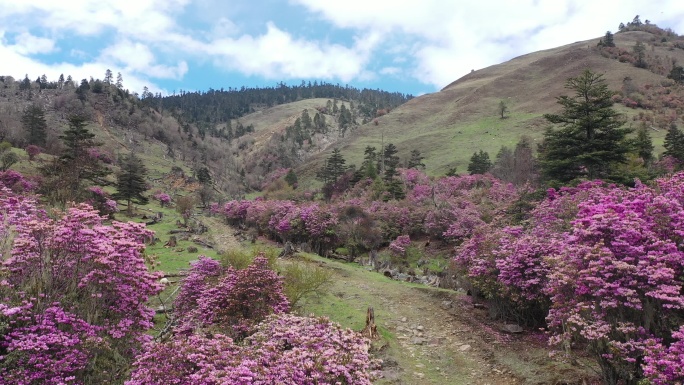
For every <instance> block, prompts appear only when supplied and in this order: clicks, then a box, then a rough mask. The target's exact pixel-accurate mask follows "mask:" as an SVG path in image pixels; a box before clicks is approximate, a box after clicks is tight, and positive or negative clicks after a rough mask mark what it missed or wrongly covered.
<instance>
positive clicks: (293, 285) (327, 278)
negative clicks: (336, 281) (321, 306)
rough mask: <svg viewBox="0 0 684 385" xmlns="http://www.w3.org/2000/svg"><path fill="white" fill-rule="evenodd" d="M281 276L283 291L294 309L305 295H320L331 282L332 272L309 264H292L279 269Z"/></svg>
mask: <svg viewBox="0 0 684 385" xmlns="http://www.w3.org/2000/svg"><path fill="white" fill-rule="evenodd" d="M280 273H281V275H282V276H283V291H284V293H285V296H286V297H287V299H288V300H289V301H290V306H291V307H295V306H296V305H297V303H298V302H299V301H300V300H301V299H302V298H303V297H304V296H306V295H309V294H317V295H320V294H322V293H323V292H324V291H325V290H326V289H325V287H326V286H328V285H329V284H330V283H331V282H332V272H331V271H330V270H327V269H325V268H322V267H318V266H315V265H313V264H310V263H302V262H293V263H288V264H286V265H285V266H283V267H281V268H280Z"/></svg>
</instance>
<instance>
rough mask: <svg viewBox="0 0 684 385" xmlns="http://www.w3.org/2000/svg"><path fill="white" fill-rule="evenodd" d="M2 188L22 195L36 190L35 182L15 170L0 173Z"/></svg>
mask: <svg viewBox="0 0 684 385" xmlns="http://www.w3.org/2000/svg"><path fill="white" fill-rule="evenodd" d="M0 186H2V187H6V188H8V189H11V190H12V191H15V192H18V193H21V192H29V191H33V190H35V189H36V187H37V184H36V183H35V182H34V181H31V180H29V179H26V178H25V177H24V176H23V175H22V174H21V173H19V172H17V171H14V170H7V171H0Z"/></svg>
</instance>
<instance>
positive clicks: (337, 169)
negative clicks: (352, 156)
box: [316, 148, 346, 185]
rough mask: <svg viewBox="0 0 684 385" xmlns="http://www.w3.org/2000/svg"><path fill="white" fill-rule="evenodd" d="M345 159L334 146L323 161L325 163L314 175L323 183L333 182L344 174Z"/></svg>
mask: <svg viewBox="0 0 684 385" xmlns="http://www.w3.org/2000/svg"><path fill="white" fill-rule="evenodd" d="M345 163H346V160H345V159H344V157H343V156H342V153H341V152H340V149H338V148H335V149H334V150H333V152H332V154H331V155H330V157H328V159H326V161H325V165H324V166H323V167H322V168H321V169H320V170H318V173H317V174H316V177H317V178H318V179H319V180H321V181H323V183H324V184H326V185H329V184H334V183H335V182H337V179H338V178H339V177H340V176H342V174H344V172H345V170H346V167H345Z"/></svg>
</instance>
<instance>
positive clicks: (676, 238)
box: [456, 173, 684, 384]
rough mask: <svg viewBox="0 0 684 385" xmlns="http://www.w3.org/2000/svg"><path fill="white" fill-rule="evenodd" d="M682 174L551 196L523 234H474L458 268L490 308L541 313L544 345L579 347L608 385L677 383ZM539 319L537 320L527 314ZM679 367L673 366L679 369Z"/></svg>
mask: <svg viewBox="0 0 684 385" xmlns="http://www.w3.org/2000/svg"><path fill="white" fill-rule="evenodd" d="M682 229H684V173H679V174H675V175H673V176H672V177H669V178H663V179H659V180H657V181H656V182H655V183H654V187H648V186H645V185H643V184H641V183H639V182H637V183H636V187H635V188H632V189H625V188H618V187H616V186H612V185H604V184H603V183H601V182H586V183H583V184H581V185H579V186H577V187H574V188H562V189H560V190H559V191H556V190H550V191H549V192H548V196H547V198H546V199H545V200H544V201H543V202H541V203H540V204H539V205H538V206H537V207H536V208H535V209H534V210H533V212H532V217H531V219H530V222H529V223H528V224H527V226H526V227H511V228H503V229H496V228H494V229H491V228H488V229H486V230H485V228H481V229H479V230H476V232H475V234H474V235H473V236H472V237H471V238H470V239H469V240H467V241H466V242H465V243H464V244H463V245H462V246H461V247H460V248H459V249H458V253H457V256H456V262H457V263H458V264H459V265H460V266H461V267H462V268H463V269H464V270H465V271H466V272H467V273H468V275H469V276H470V277H471V279H472V280H473V283H474V285H475V286H476V287H477V288H478V289H480V290H481V291H482V292H484V293H485V296H487V297H488V298H493V299H497V298H499V299H503V300H506V301H509V302H511V303H514V304H516V306H517V307H518V309H517V310H516V311H517V312H520V310H521V309H524V308H525V307H527V308H529V307H530V306H533V307H534V308H535V309H537V310H539V309H548V311H547V312H546V313H545V315H546V322H547V327H548V328H549V330H550V333H551V338H550V342H551V343H554V344H559V345H562V346H566V347H567V346H571V344H573V343H576V342H581V343H582V346H586V347H587V348H588V349H589V351H590V352H591V353H592V354H593V355H594V356H595V357H596V358H597V361H598V363H599V364H600V366H601V369H602V372H603V375H604V379H605V380H606V381H607V382H608V383H618V382H620V381H625V382H629V381H633V380H634V379H639V378H643V377H646V378H649V379H650V380H651V381H652V382H653V383H658V384H660V383H662V384H664V383H673V382H676V381H681V379H682V377H681V376H682V373H681V370H680V368H681V359H682V357H683V355H682V350H681V346H682V344H681V337H682V336H684V334H682V333H681V331H679V330H676V329H675V330H673V328H674V327H679V326H677V325H681V323H682V322H683V321H684V319H683V318H682V310H683V309H684V294H683V293H684V283H683V282H682V281H681V279H680V277H682V276H683V275H684V252H683V251H682V249H681V243H682V239H684V230H682ZM535 314H539V313H535ZM677 362H678V363H677Z"/></svg>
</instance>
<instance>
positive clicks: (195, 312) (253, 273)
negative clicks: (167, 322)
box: [126, 255, 374, 385]
mask: <svg viewBox="0 0 684 385" xmlns="http://www.w3.org/2000/svg"><path fill="white" fill-rule="evenodd" d="M288 310H289V303H288V301H287V298H285V296H284V295H283V293H282V280H281V278H280V277H279V276H278V275H277V274H276V273H275V272H273V271H272V270H270V269H269V267H268V260H267V259H266V258H265V257H264V256H263V255H257V256H256V257H255V259H254V261H253V263H252V264H251V265H250V266H249V267H247V268H246V269H244V270H235V269H233V268H232V267H229V268H227V269H226V268H223V267H222V266H221V265H220V264H219V263H218V262H217V261H214V260H212V259H209V258H206V257H203V256H201V257H200V258H199V259H198V260H197V261H196V262H195V263H193V264H192V266H191V268H190V270H189V272H188V275H187V276H186V278H185V279H184V280H183V283H182V286H181V289H180V291H179V294H178V297H177V298H176V301H175V309H174V316H175V317H176V318H177V320H178V326H177V327H176V328H175V330H174V336H173V338H172V339H171V340H169V341H165V342H150V343H148V344H147V345H146V346H145V349H144V351H143V352H142V353H141V354H140V355H139V356H138V357H137V359H136V361H135V363H134V364H133V370H132V373H131V379H130V380H129V381H127V382H126V384H127V385H141V384H188V385H190V384H193V385H194V384H207V385H209V384H211V385H213V384H245V385H247V384H264V385H266V384H292V385H295V384H297V385H299V384H305V385H306V384H311V385H313V384H331V385H332V384H349V385H351V384H371V380H372V378H371V376H372V371H371V370H372V369H373V367H374V361H372V360H371V359H370V357H369V355H368V349H369V344H368V341H367V340H366V339H365V338H363V337H362V336H361V335H359V334H357V333H356V332H353V331H351V330H349V329H344V328H341V327H340V326H339V325H338V324H335V323H332V322H330V321H329V320H327V319H325V318H305V317H297V316H294V315H289V314H286V312H287V311H288Z"/></svg>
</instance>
